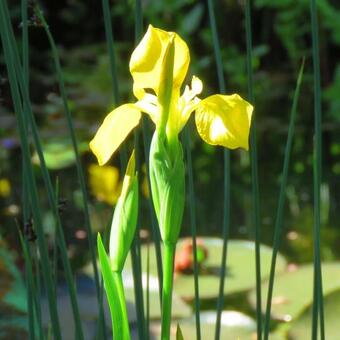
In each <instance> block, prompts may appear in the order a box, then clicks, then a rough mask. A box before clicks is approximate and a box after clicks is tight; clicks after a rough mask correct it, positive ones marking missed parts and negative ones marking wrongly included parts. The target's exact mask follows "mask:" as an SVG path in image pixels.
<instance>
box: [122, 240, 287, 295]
mask: <svg viewBox="0 0 340 340" xmlns="http://www.w3.org/2000/svg"><path fill="white" fill-rule="evenodd" d="M186 240H187V239H181V240H180V241H179V242H178V245H177V250H176V252H179V251H180V249H181V246H182V244H183V242H185V241H186ZM200 240H201V241H202V244H203V245H204V246H205V247H206V248H207V251H208V256H207V259H206V260H205V262H204V264H203V268H202V271H201V273H200V274H199V294H200V298H201V299H210V298H216V297H217V296H218V290H219V283H220V275H219V274H220V265H221V257H222V247H223V241H222V239H219V238H211V237H200ZM254 254H255V244H254V243H253V242H250V241H242V240H230V241H229V242H228V256H227V268H226V280H225V288H224V292H225V294H232V293H238V292H242V291H246V290H249V289H251V288H253V287H254V286H255V255H254ZM271 254H272V249H271V248H269V247H267V246H265V245H261V268H262V274H261V275H262V279H265V278H267V277H268V275H269V264H270V260H271ZM146 255H147V246H142V249H141V257H142V265H143V270H145V268H146V258H147V256H146ZM130 263H131V261H130V259H128V260H127V261H126V266H127V267H129V266H131V264H130ZM285 267H286V261H285V259H284V257H283V256H282V255H279V256H278V261H277V272H282V271H284V269H285ZM150 273H151V274H152V275H153V276H155V277H157V264H156V255H155V251H154V247H152V246H150ZM174 291H175V292H176V293H177V294H178V295H179V296H181V297H182V298H184V299H186V300H192V299H193V298H194V291H195V290H194V276H193V275H192V274H180V273H176V275H175V279H174Z"/></svg>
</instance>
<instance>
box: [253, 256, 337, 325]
mask: <svg viewBox="0 0 340 340" xmlns="http://www.w3.org/2000/svg"><path fill="white" fill-rule="evenodd" d="M322 276H323V292H324V294H327V293H330V292H332V291H334V290H337V289H340V262H333V263H323V264H322ZM267 290H268V282H264V283H263V284H262V305H263V308H265V305H266V298H267ZM249 298H250V302H251V304H252V305H253V306H255V301H256V291H255V290H253V291H252V292H251V293H250V295H249ZM312 300H313V265H312V264H308V265H303V266H300V267H298V268H297V269H296V270H294V271H291V272H285V273H282V274H280V275H277V276H276V277H275V282H274V290H273V299H272V317H273V318H275V319H278V320H283V321H291V320H292V319H295V318H296V317H297V316H298V315H299V314H300V313H301V311H302V310H303V309H305V308H306V307H307V306H309V305H310V304H311V302H312Z"/></svg>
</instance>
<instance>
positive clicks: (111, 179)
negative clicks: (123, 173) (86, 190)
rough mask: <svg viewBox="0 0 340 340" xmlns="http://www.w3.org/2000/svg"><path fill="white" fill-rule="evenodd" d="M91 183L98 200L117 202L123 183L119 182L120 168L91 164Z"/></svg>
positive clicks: (109, 202) (111, 203)
mask: <svg viewBox="0 0 340 340" xmlns="http://www.w3.org/2000/svg"><path fill="white" fill-rule="evenodd" d="M88 171H89V185H90V189H91V192H92V194H93V195H94V196H95V197H96V198H97V200H98V201H101V202H105V203H108V204H110V205H113V204H115V203H116V202H117V200H118V197H119V195H120V192H121V188H122V184H121V183H120V182H119V170H118V169H117V168H115V167H113V166H99V165H97V164H91V165H90V166H89V168H88Z"/></svg>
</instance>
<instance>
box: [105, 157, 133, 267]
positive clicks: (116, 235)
mask: <svg viewBox="0 0 340 340" xmlns="http://www.w3.org/2000/svg"><path fill="white" fill-rule="evenodd" d="M137 216H138V179H137V174H136V172H135V152H134V151H133V152H132V155H131V157H130V160H129V163H128V165H127V169H126V173H125V177H124V180H123V187H122V192H121V195H120V196H119V198H118V202H117V205H116V209H115V211H114V214H113V218H112V224H111V233H110V259H111V266H112V270H113V271H117V272H121V271H122V270H123V267H124V263H125V260H126V257H127V254H128V252H129V250H130V247H131V243H132V240H133V237H134V235H135V231H136V224H137Z"/></svg>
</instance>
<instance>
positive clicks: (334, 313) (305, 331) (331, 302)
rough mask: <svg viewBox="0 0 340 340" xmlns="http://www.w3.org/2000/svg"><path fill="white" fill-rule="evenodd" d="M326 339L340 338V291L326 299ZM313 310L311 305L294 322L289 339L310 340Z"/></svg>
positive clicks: (324, 301)
mask: <svg viewBox="0 0 340 340" xmlns="http://www.w3.org/2000/svg"><path fill="white" fill-rule="evenodd" d="M323 303H324V313H325V329H326V331H325V332H326V339H338V338H339V315H340V290H336V291H335V292H332V293H330V294H328V295H327V296H325V297H324V299H323ZM312 308H313V306H312V305H310V306H309V307H308V308H306V309H305V310H304V311H303V312H302V314H301V315H300V316H299V317H298V318H297V319H296V321H294V322H293V323H292V325H291V327H290V330H289V332H288V335H289V339H291V340H299V339H310V338H311V326H312Z"/></svg>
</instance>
